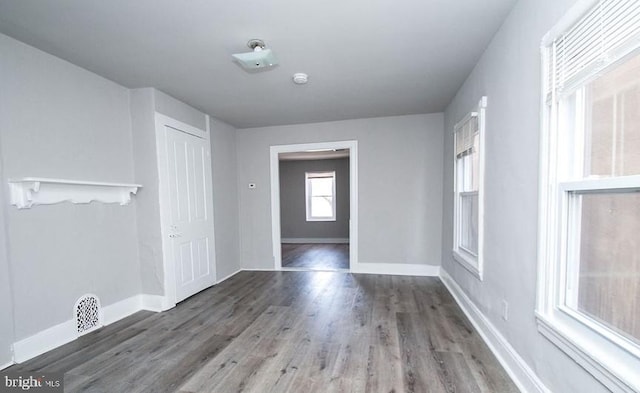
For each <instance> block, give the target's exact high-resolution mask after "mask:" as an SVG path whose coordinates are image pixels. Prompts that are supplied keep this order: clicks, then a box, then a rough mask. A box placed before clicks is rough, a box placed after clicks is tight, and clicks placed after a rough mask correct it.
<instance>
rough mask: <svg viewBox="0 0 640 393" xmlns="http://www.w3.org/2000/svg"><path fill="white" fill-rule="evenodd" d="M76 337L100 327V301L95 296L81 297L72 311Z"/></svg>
mask: <svg viewBox="0 0 640 393" xmlns="http://www.w3.org/2000/svg"><path fill="white" fill-rule="evenodd" d="M73 311H74V316H75V319H76V328H77V332H78V335H83V334H85V333H89V332H90V331H92V330H95V329H98V328H99V327H100V326H102V311H101V310H100V299H98V297H97V296H96V295H90V294H89V295H84V296H81V297H80V299H78V301H76V305H75V307H74V309H73Z"/></svg>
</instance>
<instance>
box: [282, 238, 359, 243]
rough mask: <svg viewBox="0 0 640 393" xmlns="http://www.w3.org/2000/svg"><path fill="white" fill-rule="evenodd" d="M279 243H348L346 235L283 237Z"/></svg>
mask: <svg viewBox="0 0 640 393" xmlns="http://www.w3.org/2000/svg"><path fill="white" fill-rule="evenodd" d="M280 243H285V244H304V243H312V244H323V243H327V244H333V243H338V244H349V238H346V237H344V238H343V237H327V238H322V237H283V238H282V239H280Z"/></svg>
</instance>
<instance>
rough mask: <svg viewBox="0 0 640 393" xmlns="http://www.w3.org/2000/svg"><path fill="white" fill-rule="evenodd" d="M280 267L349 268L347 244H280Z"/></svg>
mask: <svg viewBox="0 0 640 393" xmlns="http://www.w3.org/2000/svg"><path fill="white" fill-rule="evenodd" d="M282 267H297V268H306V269H317V270H336V269H347V270H348V269H349V244H335V243H331V244H329V243H327V244H289V243H283V244H282Z"/></svg>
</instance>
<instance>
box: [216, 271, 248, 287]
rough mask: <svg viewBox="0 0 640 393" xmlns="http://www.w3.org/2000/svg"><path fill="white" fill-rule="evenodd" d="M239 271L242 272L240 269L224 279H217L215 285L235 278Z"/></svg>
mask: <svg viewBox="0 0 640 393" xmlns="http://www.w3.org/2000/svg"><path fill="white" fill-rule="evenodd" d="M241 271H242V269H238V270H236V271H235V272H233V273H231V274H229V275H227V276H226V277H223V278H221V279H219V280H218V282H216V285H218V284H220V283H221V282H223V281H226V280H228V279H230V278H231V277H233V276H235V275H236V274H238V273H240V272H241Z"/></svg>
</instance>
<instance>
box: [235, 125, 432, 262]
mask: <svg viewBox="0 0 640 393" xmlns="http://www.w3.org/2000/svg"><path fill="white" fill-rule="evenodd" d="M442 130H443V115H442V114H430V115H413V116H396V117H380V118H372V119H358V120H347V121H337V122H326V123H314V124H301V125H291V126H280V127H264V128H252V129H243V130H238V132H237V147H238V185H239V200H240V259H241V261H242V267H243V268H262V269H270V268H272V267H273V250H272V244H271V193H270V171H269V157H270V156H269V154H270V152H269V147H270V146H272V145H283V144H298V143H307V142H326V141H341V140H357V141H358V152H359V153H358V154H359V158H358V160H359V168H358V171H359V172H358V176H359V179H358V180H359V212H358V213H359V219H360V222H359V232H360V233H359V236H360V238H359V253H360V255H359V262H361V263H411V264H427V265H439V264H440V260H441V241H442V239H441V229H442V228H441V222H442V186H441V185H442V162H443V161H442V143H443V140H442V138H443V134H442ZM248 183H256V185H257V187H256V188H255V189H249V188H248V187H247V184H248Z"/></svg>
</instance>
